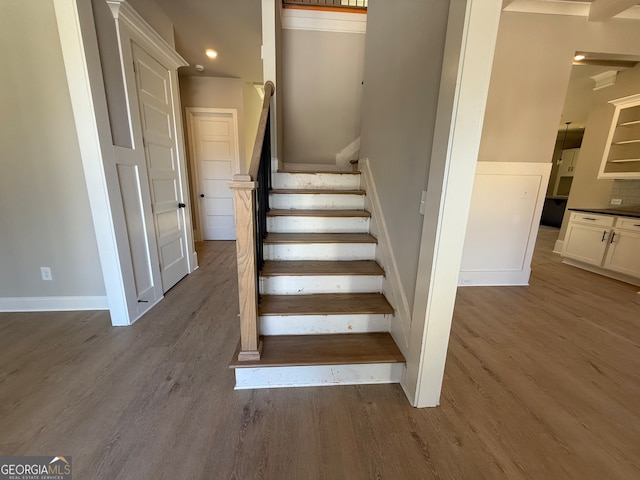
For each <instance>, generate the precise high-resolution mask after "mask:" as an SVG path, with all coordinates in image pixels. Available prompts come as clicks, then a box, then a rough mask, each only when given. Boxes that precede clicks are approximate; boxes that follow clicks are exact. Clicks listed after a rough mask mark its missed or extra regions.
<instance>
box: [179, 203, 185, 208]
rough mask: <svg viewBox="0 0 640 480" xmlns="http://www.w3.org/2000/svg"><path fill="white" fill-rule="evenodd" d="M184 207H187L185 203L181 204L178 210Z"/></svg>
mask: <svg viewBox="0 0 640 480" xmlns="http://www.w3.org/2000/svg"><path fill="white" fill-rule="evenodd" d="M184 207H186V205H185V204H184V203H179V204H178V208H184Z"/></svg>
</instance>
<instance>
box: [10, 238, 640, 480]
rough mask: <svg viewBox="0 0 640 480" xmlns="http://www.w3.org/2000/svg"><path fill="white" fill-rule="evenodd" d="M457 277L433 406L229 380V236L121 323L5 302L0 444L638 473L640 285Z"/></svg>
mask: <svg viewBox="0 0 640 480" xmlns="http://www.w3.org/2000/svg"><path fill="white" fill-rule="evenodd" d="M556 235H557V231H556V230H553V229H548V228H543V229H542V230H541V233H540V237H539V238H540V240H539V243H538V247H537V249H536V255H535V257H534V264H533V269H534V270H533V275H532V279H531V286H530V287H505V288H485V287H482V288H480V287H468V288H463V289H460V290H459V296H458V301H457V306H456V311H455V318H454V322H453V329H452V334H451V343H450V350H449V357H448V362H447V368H446V372H445V381H444V389H443V394H442V405H441V406H440V407H439V408H435V409H423V410H417V409H414V408H412V407H410V406H409V405H408V403H407V401H406V399H405V396H404V393H403V392H402V390H401V388H400V387H399V386H397V385H368V386H339V387H319V388H296V389H274V390H259V391H234V390H233V372H232V370H230V369H229V368H228V362H229V360H230V359H231V356H232V354H233V351H234V349H235V347H236V345H237V341H238V337H239V332H238V326H237V317H236V315H237V313H238V300H237V286H236V279H235V263H234V258H233V255H234V244H233V243H232V242H209V243H205V244H200V245H199V246H198V251H199V259H200V265H201V267H200V269H199V270H197V271H196V272H195V273H194V274H192V275H190V276H189V277H187V278H185V279H184V280H183V281H181V282H180V283H179V284H178V285H176V286H175V287H174V288H173V289H172V290H171V291H169V292H168V293H167V295H166V298H165V300H164V301H163V302H162V303H161V304H160V305H158V306H157V307H155V308H154V309H153V310H152V311H151V312H149V313H148V314H147V315H146V316H145V317H143V318H142V319H141V320H140V321H139V322H138V323H136V324H135V325H134V326H132V327H129V328H112V327H110V325H109V319H108V315H107V314H106V313H105V312H78V313H24V314H13V313H11V314H0V365H1V367H2V368H1V370H0V454H2V455H26V454H32V455H65V454H66V455H71V456H72V458H73V466H74V474H75V475H74V478H75V479H80V480H83V479H109V480H113V479H132V480H133V479H135V480H140V479H172V480H173V479H207V480H208V479H240V480H244V479H253V478H262V479H268V480H271V479H275V480H288V479H296V480H297V479H350V480H351V479H372V478H382V479H393V480H397V479H461V480H469V479H509V480H513V479H536V480H538V479H544V480H547V479H549V480H555V479H562V480H564V479H581V480H582V479H594V480H595V479H597V480H603V479H607V480H610V479H625V480H626V479H637V478H640V355H639V352H640V350H639V349H640V295H638V294H637V288H635V287H632V286H629V285H626V284H623V283H619V282H616V281H614V280H610V279H607V278H603V277H599V276H597V275H594V274H591V273H588V272H584V271H581V270H578V269H575V268H572V267H569V266H565V265H562V264H561V263H560V260H559V258H558V257H557V256H555V255H552V254H551V253H550V251H551V246H552V245H553V241H554V240H555V236H556Z"/></svg>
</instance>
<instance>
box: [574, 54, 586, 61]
mask: <svg viewBox="0 0 640 480" xmlns="http://www.w3.org/2000/svg"><path fill="white" fill-rule="evenodd" d="M585 58H587V57H585V56H584V55H582V54H581V53H579V54H578V55H576V56H575V57H573V59H574V60H575V61H576V62H579V61H580V60H584V59H585Z"/></svg>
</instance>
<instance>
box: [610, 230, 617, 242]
mask: <svg viewBox="0 0 640 480" xmlns="http://www.w3.org/2000/svg"><path fill="white" fill-rule="evenodd" d="M614 238H616V232H613V234H612V235H611V240H609V243H613V239H614Z"/></svg>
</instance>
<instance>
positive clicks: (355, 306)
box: [258, 293, 393, 315]
mask: <svg viewBox="0 0 640 480" xmlns="http://www.w3.org/2000/svg"><path fill="white" fill-rule="evenodd" d="M367 313H369V314H393V307H392V306H391V305H390V304H389V302H388V301H387V299H386V298H385V297H384V295H382V294H380V293H321V294H312V295H262V296H261V297H260V304H259V305H258V314H259V315H346V314H367Z"/></svg>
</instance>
